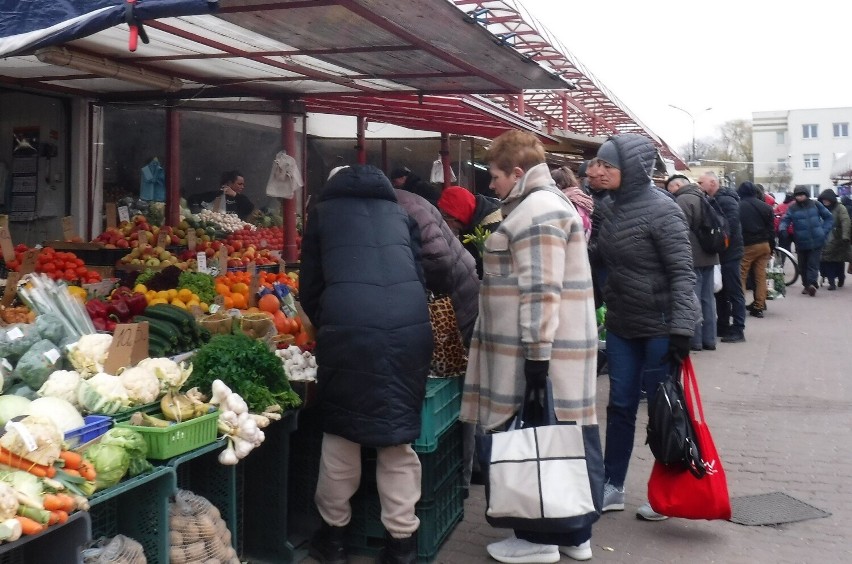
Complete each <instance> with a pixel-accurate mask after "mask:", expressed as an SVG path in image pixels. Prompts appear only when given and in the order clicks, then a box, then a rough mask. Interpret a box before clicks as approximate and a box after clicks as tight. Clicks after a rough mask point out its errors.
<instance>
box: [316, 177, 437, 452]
mask: <svg viewBox="0 0 852 564" xmlns="http://www.w3.org/2000/svg"><path fill="white" fill-rule="evenodd" d="M419 239H420V235H419V230H418V229H417V224H416V223H415V221H414V220H413V219H411V218H410V217H409V215H408V214H407V213H406V211H405V210H404V209H402V207H400V206H399V204H397V201H396V193H395V192H394V189H393V187H392V186H391V184H390V181H389V180H388V179H387V177H386V176H385V175H384V174H382V172H381V171H380V170H378V169H377V168H375V167H372V166H367V165H356V166H351V167H349V168H346V169H343V170H342V171H340V172H338V173H337V174H335V175H334V176H333V177H332V178H331V179H330V180H329V182H328V184H326V186H325V188H324V189H323V190H322V192H321V193H320V195H319V201H318V202H317V203H316V205H315V206H314V207H313V208H312V210H311V212H310V214H309V216H308V220H307V223H306V224H305V235H304V239H303V240H302V264H301V272H300V284H299V285H300V287H301V289H300V301H301V304H302V307H303V308H304V310H305V313H306V314H307V315H308V317H309V318H310V320H311V322H312V323H313V324H314V325H315V326H316V328H317V348H316V355H317V364H318V365H319V368H318V371H317V389H318V394H319V401H320V409H321V413H322V417H323V430H324V431H325V432H327V433H331V434H334V435H339V436H341V437H344V438H346V439H348V440H350V441H353V442H356V443H359V444H362V445H366V446H372V447H382V446H392V445H399V444H404V443H409V442H411V441H414V440H415V439H416V438H417V437H418V436H419V435H420V410H421V406H422V403H423V398H424V396H425V392H426V377H427V375H428V373H429V363H430V360H431V356H432V329H431V326H430V325H429V310H428V306H427V302H426V290H425V287H424V281H423V274H422V269H421V268H420V264H419V261H420V248H419V247H420V243H419Z"/></svg>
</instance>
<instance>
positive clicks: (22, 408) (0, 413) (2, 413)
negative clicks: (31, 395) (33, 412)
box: [0, 395, 31, 427]
mask: <svg viewBox="0 0 852 564" xmlns="http://www.w3.org/2000/svg"><path fill="white" fill-rule="evenodd" d="M30 403H31V402H30V400H28V399H27V398H24V397H21V396H14V395H4V396H0V427H5V426H6V422H7V421H9V420H11V419H12V418H14V417H17V416H19V415H24V414H25V413H26V411H27V408H28V407H29V406H30Z"/></svg>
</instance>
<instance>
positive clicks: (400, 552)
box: [376, 531, 417, 564]
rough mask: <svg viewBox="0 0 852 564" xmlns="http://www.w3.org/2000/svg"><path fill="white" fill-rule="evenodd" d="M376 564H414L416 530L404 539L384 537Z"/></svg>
mask: <svg viewBox="0 0 852 564" xmlns="http://www.w3.org/2000/svg"><path fill="white" fill-rule="evenodd" d="M376 562H377V563H378V564H416V562H417V532H416V531H415V532H414V534H413V535H411V536H410V537H407V538H404V539H395V538H393V537H391V536H390V535H387V537H386V538H385V547H384V548H383V549H382V551H381V552H380V553H379V557H378V558H377V559H376Z"/></svg>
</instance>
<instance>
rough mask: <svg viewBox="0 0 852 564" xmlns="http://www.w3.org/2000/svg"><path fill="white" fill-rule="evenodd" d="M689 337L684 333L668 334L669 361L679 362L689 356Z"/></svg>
mask: <svg viewBox="0 0 852 564" xmlns="http://www.w3.org/2000/svg"><path fill="white" fill-rule="evenodd" d="M689 341H690V338H689V337H688V336H686V335H669V354H668V355H667V356H668V360H669V362H674V363H676V364H681V363H682V362H683V361H684V360H686V357H688V356H689V350H690V349H689Z"/></svg>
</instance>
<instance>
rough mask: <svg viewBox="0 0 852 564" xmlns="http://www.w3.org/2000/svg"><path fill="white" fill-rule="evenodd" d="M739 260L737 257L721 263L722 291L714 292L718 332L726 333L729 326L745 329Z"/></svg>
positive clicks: (735, 328)
mask: <svg viewBox="0 0 852 564" xmlns="http://www.w3.org/2000/svg"><path fill="white" fill-rule="evenodd" d="M740 262H741V261H740V259H737V260H729V261H727V262H723V263H722V264H721V267H722V291H721V292H719V293H718V294H716V318H717V321H716V324H717V329H718V331H719V333H726V332H727V331H728V329H729V328H733V329H734V330H737V331H740V332H742V331H743V330H745V315H746V309H745V294H744V293H743V281H742V272H741V270H740ZM732 317H733V323H732V322H731V318H732Z"/></svg>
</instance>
